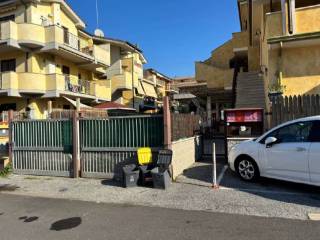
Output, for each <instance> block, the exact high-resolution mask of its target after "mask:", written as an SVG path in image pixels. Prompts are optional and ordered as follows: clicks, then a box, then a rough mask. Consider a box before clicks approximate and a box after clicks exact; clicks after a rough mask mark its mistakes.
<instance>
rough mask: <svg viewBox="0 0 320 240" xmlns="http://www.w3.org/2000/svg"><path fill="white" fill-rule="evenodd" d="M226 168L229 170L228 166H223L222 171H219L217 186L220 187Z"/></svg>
mask: <svg viewBox="0 0 320 240" xmlns="http://www.w3.org/2000/svg"><path fill="white" fill-rule="evenodd" d="M228 168H229V166H228V165H224V167H223V169H222V171H221V173H220V175H219V177H218V180H217V184H218V186H219V185H220V183H221V181H222V179H223V177H224V174H225V173H226V171H227V170H228Z"/></svg>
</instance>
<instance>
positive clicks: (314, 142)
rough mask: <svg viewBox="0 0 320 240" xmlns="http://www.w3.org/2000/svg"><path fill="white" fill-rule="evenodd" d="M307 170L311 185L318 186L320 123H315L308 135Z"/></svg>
mask: <svg viewBox="0 0 320 240" xmlns="http://www.w3.org/2000/svg"><path fill="white" fill-rule="evenodd" d="M309 138H310V141H311V146H310V151H309V168H310V180H311V183H314V184H320V121H315V122H314V124H313V127H312V129H311V133H310V137H309Z"/></svg>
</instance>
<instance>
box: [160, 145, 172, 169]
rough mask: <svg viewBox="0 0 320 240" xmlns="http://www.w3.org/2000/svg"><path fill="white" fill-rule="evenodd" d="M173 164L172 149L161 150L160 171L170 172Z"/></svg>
mask: <svg viewBox="0 0 320 240" xmlns="http://www.w3.org/2000/svg"><path fill="white" fill-rule="evenodd" d="M171 162H172V150H170V149H163V150H159V155H158V160H157V167H159V168H160V171H162V172H163V171H165V170H169V168H170V165H171Z"/></svg>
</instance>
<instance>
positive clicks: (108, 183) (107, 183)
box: [101, 179, 123, 188]
mask: <svg viewBox="0 0 320 240" xmlns="http://www.w3.org/2000/svg"><path fill="white" fill-rule="evenodd" d="M101 184H102V185H105V186H111V187H120V188H122V187H123V186H122V183H121V182H120V181H116V180H114V179H104V180H102V181H101Z"/></svg>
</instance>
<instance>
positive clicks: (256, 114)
mask: <svg viewBox="0 0 320 240" xmlns="http://www.w3.org/2000/svg"><path fill="white" fill-rule="evenodd" d="M226 117H227V122H228V123H237V122H240V123H241V122H262V111H261V110H234V111H227V112H226Z"/></svg>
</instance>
